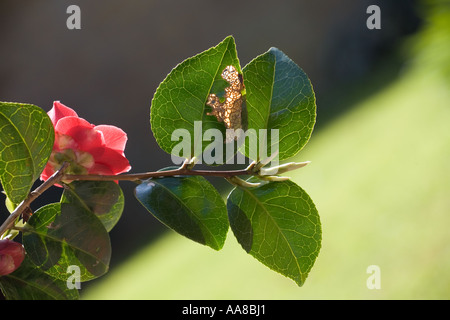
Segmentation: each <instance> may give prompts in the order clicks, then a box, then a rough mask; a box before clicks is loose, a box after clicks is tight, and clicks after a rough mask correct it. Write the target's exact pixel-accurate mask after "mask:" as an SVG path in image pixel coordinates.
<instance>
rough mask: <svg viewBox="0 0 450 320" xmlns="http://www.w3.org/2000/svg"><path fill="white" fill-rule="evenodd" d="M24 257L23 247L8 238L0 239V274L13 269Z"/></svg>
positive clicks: (8, 272) (7, 272)
mask: <svg viewBox="0 0 450 320" xmlns="http://www.w3.org/2000/svg"><path fill="white" fill-rule="evenodd" d="M24 258H25V249H24V248H23V246H22V245H21V244H20V243H18V242H14V241H11V240H8V239H5V240H0V276H4V275H6V274H10V273H11V272H13V271H15V270H16V269H17V268H18V267H19V266H20V264H21V263H22V261H23V259H24Z"/></svg>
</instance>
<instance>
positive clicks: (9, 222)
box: [0, 163, 68, 235]
mask: <svg viewBox="0 0 450 320" xmlns="http://www.w3.org/2000/svg"><path fill="white" fill-rule="evenodd" d="M67 166H68V163H63V165H62V166H61V168H60V169H59V170H58V171H56V172H55V173H54V174H53V175H52V176H51V177H50V178H48V179H47V180H46V181H45V182H44V183H42V184H41V185H40V186H39V187H37V188H36V189H35V190H34V191H32V192H30V194H29V195H28V197H27V198H26V199H25V200H23V201H22V202H21V203H20V204H19V205H18V206H17V208H16V209H15V210H14V211H13V212H12V213H11V214H10V215H9V217H8V218H7V219H6V220H5V222H3V224H2V225H1V226H0V235H2V234H3V233H5V231H6V230H8V229H10V228H11V227H13V226H14V223H15V221H16V219H17V218H18V217H19V216H20V215H21V214H22V212H24V211H25V209H26V208H28V207H29V206H30V204H31V203H32V202H33V201H34V200H36V199H37V198H38V197H39V196H40V195H41V194H42V193H44V192H45V191H46V190H47V189H48V188H50V187H51V186H53V185H54V184H55V183H58V182H60V181H61V179H62V177H63V176H64V170H65V169H66V168H67Z"/></svg>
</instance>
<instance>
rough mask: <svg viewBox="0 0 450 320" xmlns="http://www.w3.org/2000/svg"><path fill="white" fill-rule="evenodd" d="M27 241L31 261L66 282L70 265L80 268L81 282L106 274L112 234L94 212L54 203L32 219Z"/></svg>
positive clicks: (72, 205)
mask: <svg viewBox="0 0 450 320" xmlns="http://www.w3.org/2000/svg"><path fill="white" fill-rule="evenodd" d="M23 244H24V247H25V250H26V252H27V254H28V256H29V257H30V259H31V261H32V262H33V263H34V264H35V265H36V266H38V267H39V268H41V269H42V270H43V271H45V272H46V273H47V274H49V275H51V276H53V277H55V278H59V279H61V280H64V281H66V280H67V278H68V277H69V276H70V275H71V274H70V273H69V274H68V273H67V268H68V267H69V266H71V265H76V266H78V267H79V268H80V273H81V278H80V281H88V280H91V279H94V278H97V277H99V276H102V275H103V274H105V273H106V272H107V271H108V268H109V261H110V258H111V245H110V241H109V235H108V233H107V231H106V229H105V228H104V227H103V225H102V223H101V222H100V220H99V219H98V218H97V217H96V216H95V215H94V214H92V213H91V212H89V211H88V210H86V209H83V208H82V207H80V206H78V205H75V204H71V203H52V204H48V205H46V206H44V207H42V208H40V209H39V210H37V211H36V212H35V213H34V214H33V215H32V216H31V218H30V220H28V223H27V224H26V226H25V230H24V233H23Z"/></svg>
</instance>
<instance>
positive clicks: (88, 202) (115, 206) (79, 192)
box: [61, 181, 125, 232]
mask: <svg viewBox="0 0 450 320" xmlns="http://www.w3.org/2000/svg"><path fill="white" fill-rule="evenodd" d="M61 203H71V204H73V205H76V206H79V207H81V208H82V209H83V210H88V211H89V212H92V213H93V214H95V215H96V216H97V217H98V218H99V219H100V221H101V222H102V223H103V226H104V227H105V228H106V231H108V232H109V231H111V230H112V228H113V227H114V226H115V225H116V224H117V222H118V221H119V219H120V217H121V216H122V212H123V208H124V204H125V200H124V196H123V192H122V189H121V188H120V186H119V185H118V184H117V183H115V182H114V181H73V182H71V183H70V184H68V185H67V186H66V188H65V190H64V193H63V195H62V197H61Z"/></svg>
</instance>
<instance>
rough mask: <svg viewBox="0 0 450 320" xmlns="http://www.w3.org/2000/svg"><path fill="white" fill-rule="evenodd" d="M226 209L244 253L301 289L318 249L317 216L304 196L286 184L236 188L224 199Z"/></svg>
mask: <svg viewBox="0 0 450 320" xmlns="http://www.w3.org/2000/svg"><path fill="white" fill-rule="evenodd" d="M227 209H228V216H229V219H230V226H231V229H232V230H233V233H234V235H235V236H236V238H237V240H238V242H239V243H240V244H241V245H242V247H243V248H244V250H245V251H247V253H249V254H251V255H252V256H254V257H255V258H256V259H258V260H259V261H260V262H261V263H263V264H264V265H266V266H268V267H269V268H271V269H273V270H275V271H277V272H279V273H281V274H283V275H285V276H286V277H289V278H291V279H293V280H294V281H295V282H296V283H297V284H298V285H299V286H301V285H303V283H304V282H305V279H306V277H307V275H308V273H309V271H310V270H311V268H312V266H313V264H314V261H315V260H316V258H317V255H318V254H319V250H320V246H321V224H320V219H319V215H318V212H317V209H316V207H315V205H314V203H313V202H312V200H311V198H310V197H309V196H308V195H307V194H306V192H305V191H304V190H303V189H301V188H300V187H299V186H298V185H296V184H295V183H294V182H292V181H289V180H288V181H283V182H270V183H266V184H263V185H261V186H259V187H257V188H240V187H239V188H235V189H233V191H232V192H231V193H230V195H229V196H228V200H227Z"/></svg>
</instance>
